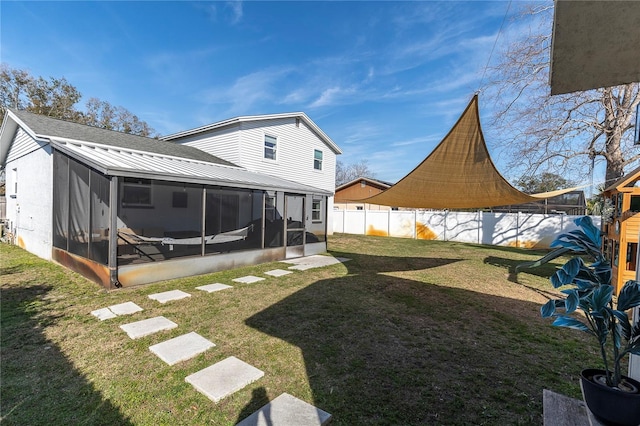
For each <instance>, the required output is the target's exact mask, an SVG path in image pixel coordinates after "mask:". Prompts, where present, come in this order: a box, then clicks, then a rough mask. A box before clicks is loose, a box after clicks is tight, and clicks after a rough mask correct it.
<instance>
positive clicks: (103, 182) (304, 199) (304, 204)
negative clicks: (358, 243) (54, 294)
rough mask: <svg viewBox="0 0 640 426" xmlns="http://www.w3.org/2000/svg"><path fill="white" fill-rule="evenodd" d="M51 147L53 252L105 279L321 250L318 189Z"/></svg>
mask: <svg viewBox="0 0 640 426" xmlns="http://www.w3.org/2000/svg"><path fill="white" fill-rule="evenodd" d="M52 145H53V148H54V149H53V174H54V176H53V181H54V185H53V200H54V202H53V246H54V247H53V258H54V260H56V261H57V262H59V263H62V264H64V265H65V266H68V267H70V268H71V269H74V270H76V271H78V272H80V273H81V274H83V275H85V276H87V277H88V278H90V279H92V280H94V281H97V282H99V283H100V284H102V285H103V286H105V287H108V288H111V287H120V286H130V285H138V284H144V283H149V282H154V281H159V280H164V279H171V278H178V277H184V276H190V275H197V274H203V273H209V272H214V271H218V270H223V269H228V268H233V267H237V266H242V265H248V264H257V263H263V262H268V261H275V260H281V259H285V258H288V257H297V256H303V255H308V254H316V253H321V252H324V251H326V233H327V196H328V195H330V194H329V193H327V192H326V191H323V190H321V189H317V188H313V187H309V186H306V185H301V184H298V183H295V182H291V181H287V180H284V179H280V178H275V177H272V176H268V175H263V174H259V173H254V172H249V171H247V170H245V169H242V168H239V167H236V166H233V165H228V164H213V163H210V162H206V161H199V160H194V159H188V158H180V157H176V156H169V155H164V154H157V153H149V152H140V151H135V150H133V149H126V148H122V147H114V146H108V145H98V144H93V143H86V142H78V141H73V140H62V139H60V140H52Z"/></svg>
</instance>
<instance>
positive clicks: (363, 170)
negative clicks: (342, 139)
mask: <svg viewBox="0 0 640 426" xmlns="http://www.w3.org/2000/svg"><path fill="white" fill-rule="evenodd" d="M360 177H368V178H373V177H375V173H374V172H373V171H371V169H369V164H368V163H367V160H360V162H359V163H353V164H344V163H343V162H342V161H340V160H338V161H337V162H336V186H340V185H344V184H345V183H347V182H351V181H352V180H354V179H357V178H360Z"/></svg>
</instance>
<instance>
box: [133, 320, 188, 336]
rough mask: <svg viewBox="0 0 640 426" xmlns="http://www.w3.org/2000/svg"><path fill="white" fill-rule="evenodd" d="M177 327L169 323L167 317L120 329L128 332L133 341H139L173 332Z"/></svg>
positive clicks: (139, 322)
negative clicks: (154, 335)
mask: <svg viewBox="0 0 640 426" xmlns="http://www.w3.org/2000/svg"><path fill="white" fill-rule="evenodd" d="M177 326H178V324H176V323H175V322H173V321H169V320H168V319H166V318H165V317H155V318H149V319H146V320H142V321H137V322H131V323H129V324H123V325H121V326H120V328H121V329H123V330H124V331H126V332H127V334H128V335H129V337H131V338H132V339H139V338H141V337H144V336H148V335H150V334H154V333H157V332H159V331H163V330H171V329H172V328H176V327H177Z"/></svg>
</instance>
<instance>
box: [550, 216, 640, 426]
mask: <svg viewBox="0 0 640 426" xmlns="http://www.w3.org/2000/svg"><path fill="white" fill-rule="evenodd" d="M575 223H576V225H578V226H579V229H576V230H574V231H571V232H569V233H566V234H562V235H560V236H558V237H557V238H556V239H555V240H554V241H553V242H552V243H551V247H557V248H558V250H564V251H565V252H566V251H567V250H569V251H571V252H573V253H574V254H577V255H581V256H576V257H573V258H572V259H571V260H569V261H568V262H567V263H565V264H564V265H563V266H562V268H560V269H559V270H557V271H556V273H555V274H553V275H552V276H551V283H552V284H553V286H554V287H555V288H560V287H562V288H563V289H562V290H561V292H562V293H564V294H565V295H566V297H565V298H563V299H557V300H550V301H549V302H547V303H546V304H545V305H544V306H542V308H541V309H540V311H541V314H542V316H543V317H545V318H547V317H553V318H555V320H554V321H553V325H555V326H560V327H568V328H572V329H574V330H579V331H582V332H586V333H588V334H590V335H592V336H593V337H594V339H595V341H596V342H597V344H598V345H599V348H600V354H601V356H602V362H603V366H604V369H586V370H583V371H582V373H581V385H582V389H583V395H584V399H585V403H586V404H587V406H588V407H589V409H590V410H591V412H592V413H593V414H594V415H595V416H596V417H597V418H598V419H599V420H601V421H603V422H605V423H607V424H620V425H634V426H637V425H639V424H640V382H638V381H636V380H633V379H631V378H629V377H626V376H624V375H623V374H622V372H621V361H622V360H623V359H624V358H625V357H626V356H628V355H629V354H635V355H640V323H639V324H636V325H635V326H633V325H632V324H631V322H630V320H629V315H628V311H629V310H631V309H632V308H634V307H636V306H639V305H640V282H638V281H634V280H630V281H627V282H626V283H625V285H624V286H623V287H622V289H621V290H620V293H619V294H618V295H617V297H616V296H615V295H614V288H613V286H612V285H611V265H610V263H609V262H608V261H607V260H606V258H605V256H604V255H603V253H602V251H601V248H600V247H601V238H602V233H601V231H600V229H598V228H597V227H595V226H594V225H593V222H592V221H591V218H590V217H589V216H584V217H580V218H578V219H576V220H575ZM585 257H591V258H592V259H593V263H589V264H587V263H586V262H585V260H584V258H585ZM576 311H582V313H583V314H584V315H580V314H579V313H576Z"/></svg>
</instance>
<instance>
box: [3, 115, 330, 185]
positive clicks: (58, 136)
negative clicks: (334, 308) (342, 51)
mask: <svg viewBox="0 0 640 426" xmlns="http://www.w3.org/2000/svg"><path fill="white" fill-rule="evenodd" d="M34 115H35V114H30V113H26V114H22V113H19V114H16V112H15V111H9V112H8V113H7V116H6V117H5V120H4V122H3V125H2V129H1V131H0V143H1V147H2V151H1V152H0V164H4V163H5V161H6V156H7V153H8V150H9V146H10V144H11V139H12V138H13V135H14V133H15V131H16V129H17V126H20V127H22V128H23V129H24V131H26V132H27V133H29V134H30V135H31V136H32V137H33V138H35V139H36V140H39V141H41V142H46V143H50V144H51V145H52V146H53V147H54V148H56V149H58V150H60V151H61V152H64V153H65V154H67V155H69V156H70V157H72V158H75V159H76V160H78V161H80V162H82V163H84V164H86V165H88V166H90V167H92V168H94V169H96V170H98V171H100V172H101V173H103V174H105V175H111V176H124V177H142V178H148V179H159V180H165V181H172V182H189V183H200V184H212V185H222V186H237V185H241V186H243V187H246V188H254V189H271V190H285V191H294V192H305V193H315V194H327V195H329V194H330V192H328V191H324V190H321V189H318V188H314V187H311V186H308V185H302V184H299V183H297V182H292V181H289V180H286V179H281V178H277V177H274V176H270V175H265V174H261V173H255V172H250V171H248V170H246V169H243V168H241V167H238V166H235V165H233V164H231V163H229V162H227V161H224V160H222V159H220V158H218V157H215V156H213V155H210V154H207V153H205V152H202V151H200V150H198V149H197V148H191V147H186V146H185V147H181V146H180V145H178V144H173V143H170V142H163V141H157V140H154V139H150V138H144V137H141V136H133V135H128V134H126V133H120V132H113V131H109V130H103V129H97V128H90V129H84V127H90V126H84V125H81V124H77V123H69V122H65V121H62V120H56V119H51V118H48V117H42V118H44V120H42V119H40V117H37V116H36V117H33V116H34ZM24 117H26V120H22V118H24ZM61 123H63V124H61ZM28 124H34V127H35V129H34V128H32V127H31V126H30V125H28ZM46 124H51V125H52V126H53V127H52V128H51V129H49V128H48V127H46ZM78 127H79V128H78ZM94 130H102V131H100V132H94ZM83 132H84V133H83ZM104 132H106V133H104ZM52 134H53V135H52ZM83 134H84V135H86V136H87V140H79V139H78V137H81V136H82V135H83ZM108 136H112V137H113V140H111V139H109V137H108ZM128 142H131V145H130V146H127V145H126V143H128ZM167 145H172V147H169V146H167ZM174 145H175V148H178V149H177V150H174V149H173V148H174V147H173V146H174ZM180 147H181V148H189V149H181V148H180Z"/></svg>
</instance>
